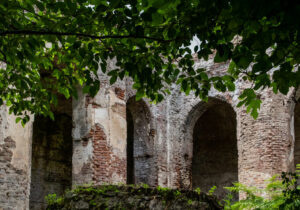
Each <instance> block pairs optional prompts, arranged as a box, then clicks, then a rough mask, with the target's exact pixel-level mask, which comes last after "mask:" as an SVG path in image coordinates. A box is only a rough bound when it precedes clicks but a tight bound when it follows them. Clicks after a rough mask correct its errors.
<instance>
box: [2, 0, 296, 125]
mask: <svg viewBox="0 0 300 210" xmlns="http://www.w3.org/2000/svg"><path fill="white" fill-rule="evenodd" d="M299 14H300V3H299V2H298V1H296V0H294V1H293V0H272V1H268V0H259V1H258V0H244V1H241V0H215V1H212V0H172V1H170V0H126V1H123V0H62V1H60V0H6V1H0V17H1V22H0V61H1V69H0V102H1V104H2V103H4V102H5V103H6V105H7V106H9V107H10V108H9V109H10V112H12V113H14V114H15V115H19V116H20V117H19V118H17V121H20V120H21V122H22V124H24V123H26V122H27V121H28V120H29V114H30V113H38V114H43V115H49V116H50V117H53V114H52V112H51V106H52V104H54V105H55V104H57V94H58V93H60V94H63V95H64V96H65V97H66V98H69V97H75V98H76V97H77V89H76V87H78V85H80V86H82V87H83V91H84V92H85V93H88V94H90V95H91V96H94V95H95V94H96V93H97V91H98V90H99V87H100V84H99V78H97V70H98V69H99V67H100V68H101V70H102V71H103V72H104V73H105V72H106V68H107V60H108V59H113V58H114V59H116V65H117V68H116V69H113V70H111V71H109V72H108V75H109V76H110V82H111V83H112V84H113V83H114V82H115V81H116V80H117V79H118V78H120V79H123V78H124V77H125V76H129V77H131V78H132V79H133V80H134V88H135V89H136V90H137V98H141V97H144V96H147V97H149V98H150V99H151V100H153V101H161V100H162V99H163V98H164V95H165V94H168V92H169V90H168V85H169V84H172V83H177V84H179V85H180V86H181V89H182V90H183V91H184V92H186V93H187V94H188V93H189V92H190V91H194V93H195V94H196V95H197V96H199V97H201V98H202V99H204V100H205V99H206V98H207V96H208V91H209V90H210V89H211V87H214V88H216V89H217V90H219V91H222V92H224V91H227V90H229V91H233V90H234V89H235V84H234V81H235V80H237V78H238V77H239V76H243V79H245V80H249V81H250V82H252V83H253V86H252V87H251V88H249V89H245V91H244V92H243V93H242V94H241V96H240V99H241V101H240V103H239V105H246V106H248V111H250V112H251V114H252V115H253V116H254V117H257V109H259V107H260V103H261V101H260V100H259V99H258V98H257V97H256V94H255V91H257V90H259V89H262V88H266V87H271V88H273V90H274V92H275V93H277V92H278V91H280V92H281V93H283V94H286V93H287V92H288V90H289V88H290V87H295V88H297V87H298V86H299V83H300V73H299V71H298V64H299V63H300V48H299V39H300V34H299V33H298V31H299V25H300V21H298V16H299ZM194 36H197V37H198V38H199V40H200V41H201V44H200V46H195V49H193V50H191V49H190V47H189V46H190V41H191V40H192V39H193V37H194ZM235 38H238V42H233V40H234V39H235ZM194 52H196V54H197V56H198V58H199V59H208V56H209V55H211V54H212V53H215V57H214V62H225V61H230V65H229V69H228V72H227V74H226V75H224V76H209V75H208V74H207V72H206V70H205V69H195V68H194V60H193V53H194ZM271 73H272V74H271ZM24 114H25V115H24Z"/></svg>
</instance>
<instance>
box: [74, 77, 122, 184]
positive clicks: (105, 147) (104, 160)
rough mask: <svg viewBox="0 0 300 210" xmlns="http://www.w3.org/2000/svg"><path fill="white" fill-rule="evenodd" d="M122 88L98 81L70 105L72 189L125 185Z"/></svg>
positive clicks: (104, 81)
mask: <svg viewBox="0 0 300 210" xmlns="http://www.w3.org/2000/svg"><path fill="white" fill-rule="evenodd" d="M124 95H125V88H124V87H122V84H119V86H110V85H109V82H108V81H107V80H102V81H101V87H100V91H99V92H98V94H97V95H96V96H95V97H94V98H91V97H89V96H87V95H83V94H82V95H80V97H79V100H78V101H74V105H73V122H76V123H75V127H74V129H73V138H74V144H73V145H74V147H73V185H78V184H91V183H92V184H103V183H126V103H125V97H124Z"/></svg>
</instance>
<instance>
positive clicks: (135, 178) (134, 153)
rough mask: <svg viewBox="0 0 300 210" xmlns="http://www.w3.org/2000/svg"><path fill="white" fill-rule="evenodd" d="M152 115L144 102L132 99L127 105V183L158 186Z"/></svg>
mask: <svg viewBox="0 0 300 210" xmlns="http://www.w3.org/2000/svg"><path fill="white" fill-rule="evenodd" d="M150 118H151V115H150V111H149V109H148V106H147V105H146V103H145V102H144V101H143V100H140V101H136V100H135V97H131V98H130V99H129V100H128V102H127V104H126V120H127V183H128V184H139V183H145V184H148V185H150V186H154V185H155V184H156V164H155V160H154V156H153V154H154V146H153V136H151V119H150Z"/></svg>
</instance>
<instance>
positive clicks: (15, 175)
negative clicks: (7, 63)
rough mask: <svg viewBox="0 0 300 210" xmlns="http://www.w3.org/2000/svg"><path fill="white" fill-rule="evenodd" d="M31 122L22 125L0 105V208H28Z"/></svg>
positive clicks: (12, 209) (13, 209)
mask: <svg viewBox="0 0 300 210" xmlns="http://www.w3.org/2000/svg"><path fill="white" fill-rule="evenodd" d="M31 135H32V122H28V123H27V125H26V126H25V127H24V128H23V127H22V126H21V125H20V124H16V123H15V117H14V116H13V115H8V109H7V108H6V107H5V106H1V107H0V208H3V209H5V210H8V209H11V210H15V209H18V210H19V209H20V210H22V209H28V207H29V186H30V160H31Z"/></svg>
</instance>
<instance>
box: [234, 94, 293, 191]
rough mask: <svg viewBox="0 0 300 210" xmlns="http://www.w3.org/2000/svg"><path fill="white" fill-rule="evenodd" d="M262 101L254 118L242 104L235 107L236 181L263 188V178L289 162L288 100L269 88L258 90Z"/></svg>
mask: <svg viewBox="0 0 300 210" xmlns="http://www.w3.org/2000/svg"><path fill="white" fill-rule="evenodd" d="M261 100H262V105H261V109H260V111H259V116H258V118H257V119H256V120H255V119H253V118H252V116H250V114H249V113H246V110H245V107H241V108H238V109H237V124H238V125H237V126H238V127H237V137H238V153H239V182H241V183H243V184H246V185H248V186H256V187H258V188H263V187H265V186H266V182H265V180H267V179H269V178H271V177H272V176H273V175H275V174H280V173H281V172H282V171H288V170H289V168H290V165H291V151H292V135H291V128H290V122H291V113H290V101H289V100H288V97H287V96H283V95H282V94H274V93H273V92H272V90H270V89H268V90H264V91H262V92H261Z"/></svg>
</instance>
